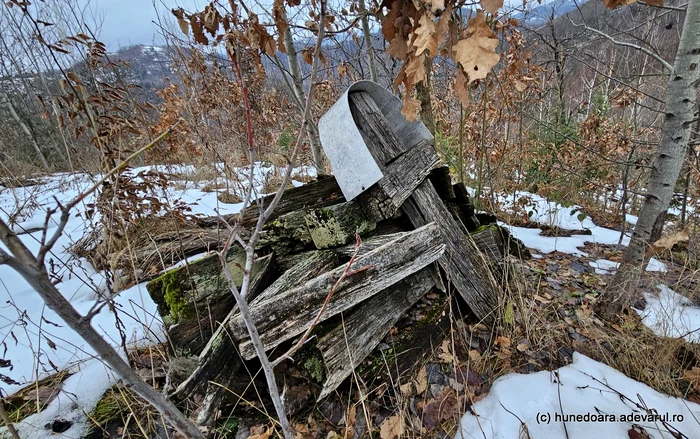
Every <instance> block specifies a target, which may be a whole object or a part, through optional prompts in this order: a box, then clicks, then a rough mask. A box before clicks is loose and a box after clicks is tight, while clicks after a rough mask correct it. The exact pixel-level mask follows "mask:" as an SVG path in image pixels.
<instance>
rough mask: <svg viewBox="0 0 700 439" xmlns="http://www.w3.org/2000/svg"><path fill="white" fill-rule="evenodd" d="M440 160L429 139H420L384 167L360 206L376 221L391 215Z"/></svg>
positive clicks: (362, 196)
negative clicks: (381, 176) (380, 176)
mask: <svg viewBox="0 0 700 439" xmlns="http://www.w3.org/2000/svg"><path fill="white" fill-rule="evenodd" d="M371 149H372V150H373V149H374V148H371ZM439 161H440V158H439V157H438V155H437V153H436V152H435V148H433V146H432V144H431V142H430V141H428V140H424V141H421V142H420V143H418V144H417V145H416V146H414V147H413V148H411V149H410V150H409V151H406V152H404V153H403V154H401V155H400V156H399V157H397V158H396V159H394V160H393V161H392V162H391V163H389V164H388V165H387V166H386V167H385V168H384V169H383V173H384V177H383V178H382V179H381V180H379V181H378V182H377V184H375V185H374V186H372V187H371V188H370V189H369V190H368V191H366V192H365V193H363V194H362V195H361V196H360V198H359V200H360V201H361V203H362V208H363V209H365V211H366V212H367V214H368V215H369V216H371V217H372V218H374V219H375V220H377V221H379V220H382V219H385V218H391V217H392V216H394V215H395V214H396V213H397V212H398V210H399V208H400V207H401V205H402V204H403V203H404V201H406V199H407V198H408V197H410V196H411V193H413V190H414V189H415V188H416V187H418V185H419V184H421V182H423V180H425V178H426V177H427V176H428V174H430V173H431V170H432V169H433V167H434V166H435V165H436V164H437V163H438V162H439Z"/></svg>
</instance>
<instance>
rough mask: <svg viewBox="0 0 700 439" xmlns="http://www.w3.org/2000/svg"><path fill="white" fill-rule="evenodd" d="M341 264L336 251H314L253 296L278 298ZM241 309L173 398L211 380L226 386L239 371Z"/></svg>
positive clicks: (214, 338)
mask: <svg viewBox="0 0 700 439" xmlns="http://www.w3.org/2000/svg"><path fill="white" fill-rule="evenodd" d="M337 266H338V257H337V256H336V255H335V254H334V253H333V252H330V251H313V252H310V253H309V254H307V255H306V257H305V258H304V259H303V260H301V261H300V262H299V263H298V264H296V265H295V266H294V267H292V268H290V269H289V270H287V271H285V272H284V273H283V274H282V275H281V276H280V277H279V278H277V279H276V280H275V281H274V282H273V283H272V284H271V285H270V286H269V287H267V288H266V289H265V290H264V291H262V292H260V293H259V294H257V295H253V296H252V297H249V299H254V298H255V297H258V298H260V299H265V298H270V297H276V296H278V295H279V294H281V293H282V292H284V291H286V290H288V289H290V288H291V287H292V286H294V285H298V284H299V283H303V282H306V281H309V280H311V279H313V278H315V277H317V276H319V275H321V274H322V273H325V272H327V271H329V270H331V269H333V268H335V267H337ZM229 294H230V293H229ZM237 311H238V306H236V307H235V308H234V309H233V310H232V311H231V312H230V313H229V315H228V316H227V317H226V319H224V320H223V323H221V324H220V325H219V326H218V328H217V330H216V332H215V333H214V335H213V336H212V337H211V339H210V340H209V342H208V343H207V345H206V346H205V347H204V349H203V350H202V353H201V354H200V355H199V364H198V366H197V369H196V370H195V371H194V373H192V375H191V376H190V377H189V378H188V379H187V380H185V381H184V382H183V383H182V384H181V385H180V386H179V387H178V389H177V390H176V391H175V393H174V394H173V398H174V399H175V400H176V401H180V400H183V399H186V398H188V397H190V396H192V395H193V394H194V393H196V392H198V391H199V390H200V389H201V388H202V387H203V386H205V385H206V384H207V383H208V382H210V381H212V382H217V383H219V384H223V385H225V384H226V382H227V380H228V379H229V377H230V376H232V375H234V374H235V372H236V370H237V369H238V367H239V366H240V364H241V362H242V358H241V356H240V354H239V353H238V348H237V346H236V343H235V342H234V339H233V336H232V334H231V333H230V332H229V330H228V327H229V324H230V321H231V319H233V317H234V316H235V315H237V314H236V313H237ZM212 390H214V389H212Z"/></svg>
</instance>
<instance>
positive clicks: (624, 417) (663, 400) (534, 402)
mask: <svg viewBox="0 0 700 439" xmlns="http://www.w3.org/2000/svg"><path fill="white" fill-rule="evenodd" d="M521 198H522V200H523V202H524V204H523V207H524V208H525V210H526V212H528V213H529V215H530V219H531V220H532V221H534V222H536V223H539V224H543V225H547V226H550V227H559V228H561V229H566V230H590V232H591V234H590V235H583V234H581V235H573V236H570V237H547V236H541V233H542V230H541V229H538V228H524V227H514V226H510V225H507V224H501V225H503V226H505V227H507V228H508V230H509V231H510V232H511V233H512V235H513V236H515V237H517V238H519V239H520V240H522V241H523V243H524V244H525V245H526V246H527V247H529V248H531V249H534V250H537V251H539V252H541V253H543V254H547V253H551V252H553V251H559V252H562V253H568V254H571V255H576V256H587V254H586V253H585V252H583V251H582V250H581V249H580V247H583V246H584V245H585V244H586V243H587V242H592V243H598V244H617V243H618V242H620V232H618V231H615V230H611V229H607V228H604V227H600V226H597V225H596V224H595V223H594V222H593V221H592V220H591V219H590V218H589V217H587V216H585V215H583V214H581V210H580V208H579V207H578V206H570V207H564V206H561V205H559V204H557V203H554V202H550V201H548V200H547V199H545V198H543V197H540V196H538V195H534V194H528V193H518V194H516V196H515V197H513V196H509V197H501V198H500V201H501V202H502V203H503V205H504V206H505V208H506V209H508V206H509V205H510V206H513V205H514V204H515V203H517V202H518V200H519V199H521ZM627 221H628V222H629V223H630V224H635V223H636V222H637V217H635V216H633V215H627ZM621 244H622V245H628V244H629V237H628V236H624V237H623V239H622V241H621ZM533 255H534V256H535V257H537V256H539V255H537V254H536V253H535V254H533ZM540 257H541V256H540ZM589 265H590V266H591V267H593V268H594V269H595V272H596V273H597V274H602V275H607V274H613V273H614V272H615V271H616V270H617V268H618V267H619V263H617V262H613V261H609V260H606V259H599V260H596V261H595V262H590V263H589ZM646 270H647V271H653V272H666V271H667V266H666V264H664V263H663V262H661V261H659V260H657V259H655V258H651V259H650V260H649V263H648V265H647V267H646ZM658 288H659V290H660V292H659V294H655V293H652V292H648V293H646V294H645V298H646V301H647V307H646V309H645V310H644V311H639V313H640V315H641V316H642V322H643V323H644V324H645V325H646V326H647V327H649V328H650V329H651V330H652V331H654V333H656V334H657V335H659V336H664V337H676V338H677V337H684V338H685V339H686V340H688V341H693V342H700V308H698V307H697V306H694V305H693V304H692V303H691V302H690V301H689V300H688V299H687V298H686V297H684V296H682V295H680V294H678V293H676V292H675V291H673V290H671V289H670V288H668V287H667V286H665V285H663V284H662V285H659V286H658ZM557 384H559V385H557ZM622 395H624V397H623V396H622ZM642 407H645V408H646V409H642ZM509 411H510V412H512V413H509ZM473 412H474V413H475V414H476V416H475V415H473V414H470V413H467V414H465V415H464V417H463V418H462V421H461V427H460V429H459V430H458V431H457V434H456V435H455V439H467V438H478V439H501V438H502V439H511V438H536V439H550V438H551V439H560V438H571V439H579V438H580V439H587V438H628V437H630V438H637V437H639V438H643V437H646V436H641V435H640V436H634V435H633V434H630V433H628V432H629V430H630V428H632V427H633V425H639V426H642V427H644V429H645V430H646V432H647V433H649V435H650V437H651V438H655V439H660V438H676V437H683V438H700V405H697V404H694V403H691V402H688V401H686V400H683V399H679V398H671V397H668V396H666V395H663V394H661V393H659V392H657V391H655V390H654V389H652V388H650V387H648V386H646V385H644V384H642V383H639V382H637V381H635V380H633V379H631V378H628V377H626V376H625V375H623V374H621V373H620V372H618V371H616V370H615V369H612V368H610V367H608V366H606V365H604V364H602V363H598V362H596V361H594V360H592V359H590V358H588V357H585V356H583V355H581V354H579V353H575V354H574V361H573V364H571V365H569V366H565V367H562V368H560V369H558V370H556V371H552V372H546V371H545V372H539V373H535V374H528V375H522V374H517V373H511V374H508V375H505V376H503V377H501V378H499V379H497V380H496V382H495V383H494V384H493V386H492V387H491V390H490V391H489V394H488V396H487V397H486V398H484V399H483V400H481V401H479V402H477V403H476V404H475V405H474V406H473ZM649 414H658V415H661V416H662V418H660V419H662V420H666V418H663V416H664V415H666V414H668V418H667V423H666V424H664V423H663V422H661V421H660V420H659V419H656V418H654V417H653V416H652V417H650V416H648V415H649ZM562 415H563V416H562ZM601 415H602V416H601ZM606 415H607V416H606ZM630 415H632V416H631V417H630ZM635 415H638V417H637V418H635V417H634V416H635ZM674 415H675V419H674V418H673V417H674ZM612 416H614V419H613V418H612ZM644 416H646V417H644ZM681 417H682V419H681ZM525 430H527V432H528V434H524V431H525ZM678 432H680V433H682V434H683V435H684V436H681V435H678V434H677V433H678Z"/></svg>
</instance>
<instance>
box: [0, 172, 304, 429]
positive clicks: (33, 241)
mask: <svg viewBox="0 0 700 439" xmlns="http://www.w3.org/2000/svg"><path fill="white" fill-rule="evenodd" d="M151 169H153V167H143V168H137V169H135V170H134V171H133V174H134V175H136V174H137V173H139V172H141V171H148V170H151ZM157 170H159V171H161V172H169V173H172V174H174V175H183V174H188V173H192V172H193V171H194V169H192V168H191V167H188V166H178V167H167V168H165V167H158V168H157ZM273 170H274V169H273V168H272V167H270V166H258V167H256V169H255V185H254V186H255V191H256V192H257V193H258V194H260V191H261V190H262V187H263V183H264V180H265V178H266V176H267V175H269V174H270V173H272V172H273ZM239 171H240V173H241V174H242V177H241V178H242V179H244V178H245V177H244V175H246V174H244V172H245V171H246V170H245V169H241V170H239ZM308 172H309V171H307V170H305V169H295V174H299V173H302V174H303V173H308ZM95 180H96V179H95V178H90V177H88V176H87V175H84V174H80V175H73V176H70V175H65V174H63V175H54V176H51V177H48V178H45V179H44V181H43V182H42V184H39V185H35V186H28V187H20V188H4V187H2V186H0V216H2V218H3V220H5V221H8V219H9V218H10V217H12V218H14V221H12V222H11V223H10V225H11V227H12V229H13V231H15V233H17V234H19V235H20V236H19V237H20V239H21V240H22V242H23V243H24V244H25V245H27V247H28V248H29V249H30V250H31V251H32V252H35V253H36V252H37V251H38V250H39V246H40V240H41V236H42V231H41V230H37V231H33V230H36V229H39V228H42V227H43V225H44V223H45V221H46V208H48V207H55V206H56V202H57V201H58V202H60V203H61V204H66V203H67V202H69V201H70V200H72V199H74V198H75V197H76V196H78V195H79V194H80V193H81V192H82V191H85V190H86V189H88V188H89V187H91V186H92V184H94V181H95ZM244 181H245V180H244ZM170 183H171V187H170V188H169V189H168V191H167V193H166V194H161V196H162V197H163V198H165V199H167V200H168V201H169V202H171V203H172V202H173V201H175V200H178V199H179V200H182V201H184V202H186V203H188V204H189V205H190V206H191V207H192V211H193V213H194V214H202V215H215V214H216V213H217V212H218V213H220V214H222V215H224V214H229V213H235V212H238V211H240V209H241V208H242V203H239V204H222V203H220V202H219V200H218V199H217V192H206V191H203V190H202V189H203V186H204V185H205V184H206V183H207V182H192V181H185V180H182V181H178V180H174V181H171V182H170ZM293 184H294V185H295V186H298V185H301V184H302V183H300V182H298V181H294V182H293ZM93 202H94V197H92V196H89V197H87V198H86V199H85V200H84V202H83V203H81V204H80V205H78V206H77V207H76V209H75V212H74V213H75V215H73V216H71V218H70V220H69V222H68V225H67V227H66V229H65V233H64V234H63V236H61V238H59V240H58V242H57V244H56V246H55V247H54V249H53V252H52V253H51V254H50V255H49V256H48V257H47V261H48V263H49V266H50V267H53V268H52V272H53V273H54V276H55V279H60V281H59V282H58V283H57V284H56V286H57V287H58V289H59V290H60V291H61V293H62V294H63V295H64V296H66V297H67V298H69V299H70V301H71V303H72V304H73V306H74V307H75V308H76V309H77V310H78V311H79V312H80V313H82V314H83V315H85V314H87V313H88V312H89V311H90V310H91V308H92V307H93V306H94V305H95V304H96V302H97V300H98V299H99V298H100V297H101V296H102V295H103V294H104V292H105V282H106V281H105V274H104V273H101V272H95V270H94V269H93V268H92V266H91V265H90V264H89V263H88V262H87V261H86V260H84V259H78V258H75V257H73V256H72V255H71V254H70V253H68V251H67V249H68V247H69V246H70V245H71V244H72V243H74V242H75V241H77V240H78V239H79V238H81V237H82V236H83V234H84V232H85V231H86V230H89V229H90V228H91V227H92V225H93V223H94V221H96V218H95V217H93V218H92V220H88V219H86V215H85V212H86V210H87V205H88V204H90V203H93ZM18 211H19V214H17V212H18ZM58 216H59V215H57V214H55V215H54V216H53V217H52V218H51V219H50V220H49V222H48V225H49V226H48V234H49V236H51V233H53V232H54V231H55V230H56V227H57V225H58V223H57V221H58ZM0 248H2V249H3V250H5V251H7V248H6V247H5V246H4V245H3V244H2V243H0ZM115 308H116V314H117V315H118V317H119V320H120V321H121V322H122V323H123V330H124V332H125V334H126V337H127V341H128V346H129V347H130V348H131V347H138V346H145V345H148V344H154V343H162V342H164V341H165V337H164V334H163V331H162V322H161V319H160V316H159V315H158V312H157V309H156V306H155V304H154V303H153V301H152V300H151V297H150V296H149V295H148V293H147V291H146V283H142V284H138V285H135V286H133V287H131V288H129V289H127V290H124V291H122V292H121V293H120V294H119V295H118V296H117V297H116V298H115ZM92 324H93V327H95V328H96V329H97V330H98V331H99V332H100V333H101V334H102V335H103V336H104V337H105V338H106V339H107V340H108V341H110V342H111V343H112V344H113V345H114V346H119V345H120V334H119V331H118V329H117V326H116V325H117V322H116V317H115V315H114V312H112V311H110V310H109V308H108V307H104V308H103V309H102V311H101V312H100V313H99V314H97V315H96V316H95V318H94V319H93V321H92ZM0 352H2V355H0V357H1V358H3V359H6V360H10V361H11V362H12V367H11V368H10V367H8V368H3V369H0V374H3V375H6V376H8V377H9V378H11V379H12V380H14V381H15V382H17V383H18V384H7V383H4V382H3V383H0V389H1V390H2V394H3V395H8V394H12V393H14V392H16V391H18V390H19V389H21V388H22V387H24V386H26V385H27V384H28V383H31V382H33V381H34V380H36V379H41V378H44V377H46V376H49V375H52V374H53V373H55V372H57V371H59V370H69V371H71V372H73V375H71V376H70V377H69V378H68V379H66V381H65V382H64V383H63V387H62V390H63V391H62V392H61V393H60V394H59V395H58V396H57V397H56V398H55V399H54V400H53V402H52V403H51V404H50V405H49V407H47V408H46V409H45V410H44V411H42V412H41V413H39V414H36V415H32V416H30V417H27V418H26V419H25V420H23V421H22V422H20V423H18V424H17V425H16V426H15V427H16V428H17V429H18V431H19V434H20V436H21V437H22V438H23V439H28V438H45V437H48V435H49V434H50V433H51V431H50V430H47V429H46V427H45V425H46V424H48V423H50V422H51V421H52V420H54V419H62V420H66V421H70V422H72V423H73V425H72V427H71V428H70V429H69V430H68V431H65V432H63V433H62V436H61V437H73V438H79V437H81V435H82V434H83V433H84V432H85V428H86V425H87V424H86V422H85V421H86V416H85V414H86V413H89V412H90V411H91V410H92V408H93V407H94V406H95V404H96V403H97V401H98V400H99V398H100V397H101V395H102V394H103V393H104V391H105V390H107V389H108V388H109V387H111V386H112V385H113V384H114V383H115V378H114V377H113V376H112V374H111V373H110V372H109V370H108V369H107V368H106V367H105V365H104V364H103V363H102V362H101V361H100V359H99V358H95V357H94V351H92V349H91V348H90V347H89V346H87V345H86V344H85V343H84V342H83V340H82V339H81V338H80V337H79V336H78V335H77V334H76V333H75V332H73V331H72V330H71V329H70V328H68V327H67V326H66V325H65V324H64V323H63V321H62V320H61V319H60V318H59V317H58V316H57V315H56V314H55V313H54V312H53V311H51V310H50V309H48V308H47V307H46V306H45V305H44V303H43V301H42V300H41V298H40V297H39V295H38V294H37V293H36V292H35V291H34V290H33V289H32V288H31V287H30V286H29V284H27V282H26V281H25V280H24V279H23V278H22V277H21V276H20V275H19V274H17V273H16V272H15V271H13V270H12V269H11V268H10V267H8V266H7V265H0ZM37 353H38V355H37ZM2 430H3V429H0V431H2Z"/></svg>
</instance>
